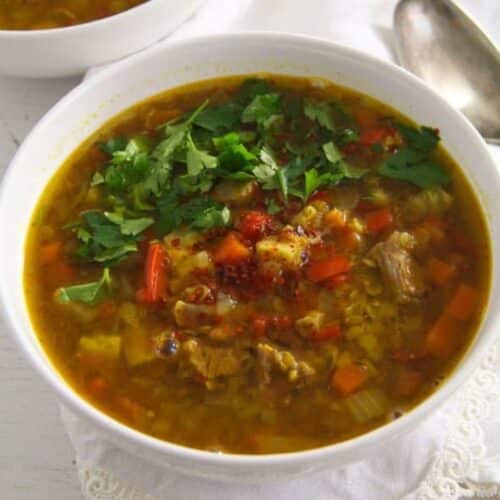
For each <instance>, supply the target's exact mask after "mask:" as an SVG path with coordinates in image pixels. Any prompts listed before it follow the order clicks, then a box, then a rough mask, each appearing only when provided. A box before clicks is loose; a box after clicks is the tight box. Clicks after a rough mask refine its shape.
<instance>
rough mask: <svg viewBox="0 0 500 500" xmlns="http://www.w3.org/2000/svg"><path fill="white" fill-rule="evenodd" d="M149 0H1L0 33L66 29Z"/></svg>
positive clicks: (117, 12) (111, 14)
mask: <svg viewBox="0 0 500 500" xmlns="http://www.w3.org/2000/svg"><path fill="white" fill-rule="evenodd" d="M146 1H147V0H0V30H43V29H53V28H64V27H67V26H73V25H75V24H82V23H87V22H89V21H95V20H96V19H102V18H103V17H109V16H113V15H115V14H119V13H120V12H123V11H125V10H128V9H131V8H132V7H135V6H136V5H139V4H141V3H144V2H146Z"/></svg>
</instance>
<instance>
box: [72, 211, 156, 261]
mask: <svg viewBox="0 0 500 500" xmlns="http://www.w3.org/2000/svg"><path fill="white" fill-rule="evenodd" d="M81 216H82V219H83V225H82V226H80V227H79V228H77V229H76V235H77V238H78V239H79V240H80V241H81V242H82V245H81V246H80V248H79V249H78V251H77V255H78V256H79V257H80V258H82V259H83V260H85V261H88V262H101V263H107V264H108V265H113V264H116V263H117V262H119V261H120V260H122V259H123V258H124V257H126V256H127V255H128V254H129V253H131V252H135V251H137V242H138V241H140V240H141V234H140V233H141V232H142V231H144V229H146V228H147V227H149V226H151V225H152V224H153V219H151V218H149V217H144V218H137V219H125V218H123V216H122V215H120V214H117V213H113V212H108V213H104V212H101V211H99V210H89V211H87V212H83V213H82V215H81Z"/></svg>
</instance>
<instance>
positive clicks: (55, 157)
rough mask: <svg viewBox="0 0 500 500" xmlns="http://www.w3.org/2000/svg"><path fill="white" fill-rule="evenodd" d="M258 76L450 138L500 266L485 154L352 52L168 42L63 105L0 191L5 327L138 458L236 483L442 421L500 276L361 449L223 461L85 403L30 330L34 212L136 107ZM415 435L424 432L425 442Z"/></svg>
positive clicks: (465, 131) (459, 128) (236, 39)
mask: <svg viewBox="0 0 500 500" xmlns="http://www.w3.org/2000/svg"><path fill="white" fill-rule="evenodd" d="M257 72H271V73H283V74H291V75H303V76H308V75H309V76H320V77H323V78H327V79H330V80H332V81H333V82H337V83H339V84H341V85H345V86H348V87H352V88H354V89H356V90H359V91H360V92H364V93H366V94H368V95H370V96H373V97H375V98H377V99H380V100H381V101H383V102H386V103H389V104H391V105H392V106H394V107H395V108H396V109H398V110H400V111H402V112H403V113H404V114H406V115H408V116H410V117H412V118H413V119H415V120H416V121H417V122H419V123H424V124H430V125H432V126H435V127H438V128H439V129H440V130H441V135H442V138H443V143H444V145H445V147H446V148H447V149H448V151H450V152H451V154H452V155H453V156H454V158H455V159H456V160H457V161H458V162H459V164H460V165H461V166H462V168H463V169H464V171H465V172H466V173H467V176H468V177H469V179H470V181H471V183H472V184H473V186H474V189H475V191H476V193H477V195H478V196H479V198H480V200H481V203H482V205H483V207H484V210H485V213H486V214H487V220H488V224H489V230H490V234H491V240H492V247H493V257H494V264H496V263H497V262H499V258H500V236H499V233H498V230H499V228H500V197H499V196H498V193H499V192H500V178H499V173H498V172H497V170H496V168H495V165H494V163H493V161H492V159H491V158H490V155H489V153H488V150H487V149H486V146H485V143H484V142H483V140H482V139H481V137H480V136H479V135H478V133H477V132H476V130H475V129H474V128H473V127H472V126H471V125H470V124H469V122H468V121H467V120H466V119H465V118H464V117H463V116H462V115H461V114H459V113H458V112H457V111H455V110H454V109H452V108H451V107H450V106H449V105H448V104H446V102H445V101H443V99H441V98H440V97H439V96H438V95H436V94H435V93H434V92H432V91H431V90H430V89H428V88H427V87H426V86H425V85H424V84H423V83H422V82H421V81H419V80H417V79H416V78H415V77H413V76H411V75H410V74H409V73H407V72H405V71H404V70H402V69H400V68H398V67H396V66H394V65H391V64H388V63H385V62H381V61H379V60H377V59H374V58H373V57H370V56H368V55H365V54H362V53H359V52H357V51H355V50H352V49H349V48H345V47H342V46H338V45H335V44H332V43H328V42H325V41H320V40H316V39H312V38H308V37H301V36H292V35H285V34H260V33H253V34H237V35H219V36H212V37H203V38H198V39H192V40H189V41H183V42H180V43H171V44H169V45H167V46H164V47H160V48H158V47H157V48H155V49H152V50H150V51H147V52H143V53H141V54H137V55H136V56H133V57H132V58H130V59H129V60H126V61H123V62H121V63H119V64H117V65H115V66H113V67H111V68H109V69H107V70H104V71H103V72H102V73H100V74H98V75H96V76H95V77H93V78H90V79H89V80H87V81H85V82H84V83H82V84H81V85H80V86H79V87H77V88H76V89H75V90H73V91H72V92H71V93H70V94H69V95H68V96H66V97H65V98H64V99H63V100H62V101H60V102H59V103H58V104H57V105H56V106H55V107H54V108H53V109H52V110H51V111H50V112H49V113H48V114H47V115H46V116H45V118H43V119H42V120H41V122H40V123H39V124H38V125H37V126H36V128H35V129H34V130H33V132H32V133H31V134H30V135H29V137H28V138H27V139H26V141H25V142H24V144H23V145H22V146H21V148H20V149H19V151H18V153H17V155H16V157H15V158H14V160H13V161H12V163H11V165H10V167H9V169H8V171H7V173H6V175H5V178H4V182H3V186H2V189H1V192H0V234H1V235H2V244H1V245H0V297H1V301H2V303H3V308H4V314H5V316H6V319H7V323H8V324H9V326H10V329H11V331H12V333H13V336H14V338H15V339H16V340H17V342H18V343H19V345H20V346H21V348H22V349H23V351H24V352H25V353H26V354H27V356H28V358H29V359H30V361H31V363H32V364H33V365H34V366H35V367H36V368H37V370H38V371H39V373H41V374H42V375H43V377H44V378H45V379H46V380H47V381H48V382H49V383H50V385H52V387H53V388H54V390H55V391H56V393H57V395H58V397H59V398H60V399H61V400H62V402H63V403H64V404H65V405H68V406H69V407H70V408H71V409H72V410H73V411H75V412H76V413H77V414H78V415H79V416H80V417H83V418H86V419H89V420H90V421H92V423H93V424H95V425H96V426H98V427H99V428H101V429H102V430H103V431H104V432H105V433H106V434H107V436H108V437H109V439H111V440H113V441H114V442H116V443H117V444H118V445H119V446H122V447H124V448H126V449H128V450H129V451H132V452H135V453H138V454H140V455H141V457H144V458H147V459H149V460H152V461H154V462H155V463H158V464H161V465H163V466H165V467H171V468H173V469H174V470H180V471H184V472H186V473H188V474H192V475H200V476H206V477H214V478H219V479H226V480H236V481H252V480H259V481H263V480H266V479H271V478H276V477H281V476H285V475H289V474H299V473H304V472H306V471H310V470H314V469H318V468H325V467H338V466H342V465H345V464H346V463H348V462H350V461H354V460H359V459H362V458H365V457H366V456H368V455H369V453H370V451H373V450H374V449H376V448H377V447H380V446H387V445H388V443H389V441H390V439H393V438H395V437H396V436H399V435H400V434H402V433H404V432H407V431H409V430H411V429H415V428H416V427H417V426H418V424H419V422H421V421H422V419H424V417H426V416H427V415H429V414H430V413H431V412H432V411H434V410H436V408H438V407H439V406H440V405H441V404H442V403H443V401H444V400H445V399H446V398H447V397H449V396H450V395H451V394H452V393H453V392H454V391H455V390H456V389H457V388H458V387H460V386H461V385H462V384H463V383H464V382H465V381H466V379H467V377H468V376H469V375H470V374H471V371H472V370H473V369H474V368H475V367H476V366H478V364H479V361H480V360H481V357H482V356H483V355H484V354H485V351H486V349H487V348H488V346H489V345H490V344H491V342H492V340H493V338H494V335H495V331H494V326H495V324H498V321H499V316H500V315H499V313H500V304H499V300H498V296H497V293H498V286H499V277H498V275H497V273H496V272H495V270H493V289H492V294H491V295H490V297H492V298H490V303H489V306H488V313H487V315H486V317H485V320H484V321H483V324H482V326H481V329H480V332H479V333H478V335H477V337H476V339H475V341H474V343H473V345H472V346H471V348H470V349H469V351H468V353H467V355H466V356H465V357H464V359H463V360H462V361H461V362H460V364H459V366H458V367H457V368H456V370H455V371H454V373H453V374H452V376H450V377H449V378H448V379H447V380H446V382H444V383H443V385H442V386H441V388H440V389H439V390H438V391H437V392H436V393H435V394H433V395H432V396H431V397H429V398H428V399H427V400H426V401H425V402H423V403H422V404H420V405H419V406H418V407H417V408H415V409H414V410H413V411H411V412H409V413H408V414H406V415H404V416H403V417H401V418H399V419H397V420H396V421H394V422H392V423H390V424H388V425H386V426H383V427H380V428H378V429H376V430H374V431H372V432H369V433H367V434H364V435H362V436H359V437H357V438H354V439H350V440H348V441H345V442H342V443H340V444H335V445H331V446H326V447H323V448H318V449H315V450H311V451H304V452H297V453H286V454H278V455H265V456H251V455H219V454H214V453H210V452H205V451H198V450H195V449H190V448H185V447H182V446H178V445H174V444H170V443H168V442H164V441H160V440H158V439H155V438H152V437H150V436H147V435H145V434H142V433H140V432H137V431H135V430H133V429H131V428H129V427H126V426H124V425H122V424H120V423H119V422H117V421H115V420H113V419H111V418H110V417H108V416H106V415H105V414H103V413H101V412H100V411H99V410H97V409H96V408H94V407H93V406H91V405H90V404H89V403H87V402H85V401H84V400H83V399H82V398H81V397H80V396H78V394H76V393H75V392H74V391H73V390H72V389H71V388H70V387H69V386H68V385H67V384H66V383H65V381H64V380H63V379H62V378H61V377H60V376H59V374H58V373H57V372H56V371H55V370H54V368H53V366H52V365H51V363H50V361H49V360H48V359H47V356H46V355H45V353H44V352H43V350H42V348H41V346H40V344H39V342H38V340H37V337H36V334H35V332H34V331H33V327H32V325H31V323H30V320H29V316H28V311H27V307H26V302H25V299H24V293H23V286H22V274H23V259H24V244H25V239H26V233H27V230H28V226H29V222H30V218H31V215H32V213H33V209H34V207H35V204H36V203H37V200H38V198H39V196H40V194H41V193H42V191H43V189H44V188H45V186H46V184H47V182H48V180H49V179H50V178H51V177H52V175H53V174H54V173H55V172H56V170H57V169H58V167H59V166H60V165H61V163H63V161H64V160H65V159H66V158H67V157H68V155H69V154H70V153H71V152H72V151H73V150H74V149H75V148H77V147H78V145H79V144H80V143H81V142H82V141H83V140H84V139H85V138H86V137H87V136H88V135H89V134H90V133H92V132H93V131H95V130H96V129H97V128H99V127H100V126H101V125H102V124H103V123H105V122H106V121H107V120H108V119H109V118H111V117H113V116H115V115H116V114H117V113H119V112H120V111H122V110H124V109H126V108H128V107H130V106H131V105H133V104H134V103H136V102H137V101H139V100H142V99H144V98H147V97H149V96H151V95H154V94H156V93H158V92H161V91H163V90H166V89H169V88H172V87H176V86H178V85H182V84H184V83H187V82H192V81H196V80H201V79H206V78H213V77H217V76H224V75H234V74H249V73H257ZM417 432H418V431H417Z"/></svg>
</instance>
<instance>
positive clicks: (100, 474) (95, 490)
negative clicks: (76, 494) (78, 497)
mask: <svg viewBox="0 0 500 500" xmlns="http://www.w3.org/2000/svg"><path fill="white" fill-rule="evenodd" d="M78 478H79V479H80V484H81V486H82V493H83V497H84V498H85V499H86V500H159V499H157V498H155V497H152V496H150V495H146V494H145V493H143V492H141V491H139V490H138V489H137V488H135V487H133V486H131V485H128V484H126V483H124V482H123V481H122V480H121V479H118V478H117V477H116V476H115V475H114V474H112V473H111V472H109V471H106V470H103V469H96V468H94V467H87V466H83V465H81V464H78Z"/></svg>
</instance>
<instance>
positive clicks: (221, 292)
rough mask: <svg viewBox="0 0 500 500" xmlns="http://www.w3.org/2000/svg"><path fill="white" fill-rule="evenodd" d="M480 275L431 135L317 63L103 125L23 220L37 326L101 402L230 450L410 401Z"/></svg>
mask: <svg viewBox="0 0 500 500" xmlns="http://www.w3.org/2000/svg"><path fill="white" fill-rule="evenodd" d="M490 274H491V256H490V247H489V240H488V236H487V228H486V224H485V220H484V217H483V214H482V212H481V209H480V206H479V204H478V201H477V199H476V197H475V195H474V193H473V191H472V190H471V188H470V186H469V184H468V183H467V182H466V180H465V179H464V177H463V176H462V174H461V173H460V170H459V168H458V167H457V165H455V164H454V162H453V161H452V159H451V158H450V157H449V156H448V155H447V154H446V152H445V151H444V150H443V149H442V148H441V146H440V145H439V132H438V131H437V130H435V129H432V128H429V127H425V126H417V125H415V124H414V123H412V122H410V121H409V120H408V119H407V118H405V117H403V116H401V115H400V114H399V113H397V112H396V111H394V110H393V109H391V108H389V107H387V106H385V105H383V104H381V103H380V102H376V101H374V100H373V99H371V98H369V97H367V96H364V95H360V94H359V93H356V92H354V91H351V90H348V89H345V88H341V87H338V86H336V85H334V84H332V83H329V82H326V81H322V80H311V79H304V78H295V77H285V76H273V75H268V76H265V77H260V78H247V79H245V78H243V77H231V78H225V79H217V80H211V81H205V82H201V83H197V84H195V85H190V86H185V87H182V88H178V89H175V90H172V91H169V92H167V93H165V94H164V95H160V96H156V97H154V98H152V99H150V100H148V101H146V102H143V103H140V104H138V105H137V106H135V107H134V108H132V109H130V110H128V111H126V112H124V113H123V114H121V115H120V116H119V117H117V118H116V119H114V120H113V121H111V122H110V123H108V124H107V125H105V126H104V127H103V128H102V129H101V130H100V131H99V132H98V133H97V134H95V135H94V136H93V137H91V138H90V139H89V140H88V141H87V142H86V143H85V144H84V145H82V146H81V147H80V148H79V149H78V150H77V151H76V152H75V153H74V154H73V155H72V156H71V157H70V158H69V160H68V161H67V162H66V164H65V165H64V167H63V168H62V169H61V170H60V171H59V172H58V173H57V174H56V175H55V177H54V179H53V180H52V181H51V183H50V185H49V187H48V188H47V190H46V192H45V193H44V194H43V196H42V198H41V201H40V202H39V205H38V208H37V209H36V212H35V214H34V217H33V222H32V226H31V228H30V233H29V237H28V242H27V249H26V259H25V293H26V297H27V302H28V306H29V309H30V312H31V318H32V321H33V324H34V327H35V329H36V331H37V332H38V335H39V338H40V341H41V343H42V345H43V347H44V348H45V350H46V351H47V353H48V354H49V356H50V358H51V360H52V362H53V363H54V364H55V366H56V368H57V369H58V371H59V372H60V373H61V374H62V376H63V377H64V378H65V379H66V380H67V382H68V383H69V384H70V385H71V386H72V387H73V388H74V389H75V390H76V391H77V392H78V393H79V394H81V395H82V397H84V398H85V399H87V400H88V401H89V402H91V403H92V404H93V405H95V406H96V407H98V408H99V409H101V410H102V411H103V412H105V413H107V414H108V415H110V416H112V417H114V418H115V419H118V420H120V421H121V422H123V423H125V424H127V425H129V426H131V427H133V428H135V429H137V430H139V431H141V432H144V433H147V434H150V435H153V436H155V437H157V438H160V439H163V440H168V441H171V442H174V443H179V444H182V445H186V446H190V447H194V448H199V449H204V450H213V451H221V452H226V453H250V454H259V453H277V452H286V451H296V450H304V449H309V448H313V447H318V446H323V445H328V444H331V443H336V442H339V441H342V440H346V439H348V438H351V437H354V436H357V435H360V434H363V433H365V432H367V431H369V430H371V429H373V428H375V427H378V426H381V425H384V424H385V423H387V422H390V421H391V420H392V419H394V418H397V417H398V416H400V415H401V414H402V413H404V412H406V411H409V410H410V409H411V408H412V407H414V406H415V405H416V404H418V403H419V402H420V401H422V399H424V398H425V397H427V396H428V395H429V394H430V393H432V391H434V390H435V389H436V387H438V386H439V384H440V383H442V381H443V379H444V377H446V375H447V374H448V373H449V372H450V370H452V369H453V367H454V366H456V364H457V363H458V361H459V360H460V359H461V357H462V355H463V353H464V351H465V350H466V349H467V348H468V346H469V345H470V344H471V342H472V341H473V337H474V334H475V332H476V330H477V329H478V325H479V323H480V320H481V315H482V312H483V310H484V307H485V304H486V300H487V295H488V290H489V284H490Z"/></svg>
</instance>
